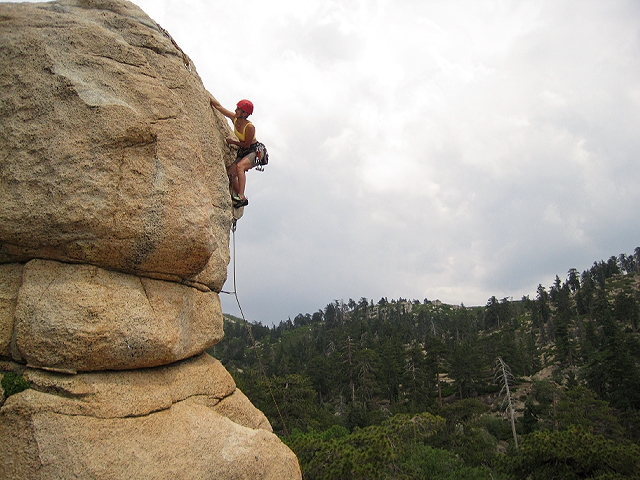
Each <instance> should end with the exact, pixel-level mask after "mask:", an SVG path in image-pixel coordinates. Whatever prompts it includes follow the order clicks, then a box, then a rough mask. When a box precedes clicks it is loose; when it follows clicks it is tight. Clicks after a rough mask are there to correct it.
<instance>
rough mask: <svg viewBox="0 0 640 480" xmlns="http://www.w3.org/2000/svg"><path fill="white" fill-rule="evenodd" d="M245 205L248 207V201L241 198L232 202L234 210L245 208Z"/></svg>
mask: <svg viewBox="0 0 640 480" xmlns="http://www.w3.org/2000/svg"><path fill="white" fill-rule="evenodd" d="M247 205H249V199H248V198H247V197H245V198H241V199H239V200H236V199H234V200H233V206H234V207H235V208H240V207H246V206H247Z"/></svg>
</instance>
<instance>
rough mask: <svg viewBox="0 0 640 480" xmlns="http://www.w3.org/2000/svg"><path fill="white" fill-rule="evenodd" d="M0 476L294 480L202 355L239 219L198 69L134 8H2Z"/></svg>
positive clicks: (91, 0)
mask: <svg viewBox="0 0 640 480" xmlns="http://www.w3.org/2000/svg"><path fill="white" fill-rule="evenodd" d="M0 42H1V44H2V48H1V49H0V121H1V128H0V378H1V377H2V373H3V372H5V373H6V372H8V371H13V372H18V373H20V374H21V375H22V376H24V378H26V379H27V380H28V381H29V382H30V385H31V388H29V389H27V390H24V391H22V392H20V393H16V394H13V395H10V396H8V398H6V399H5V393H4V392H0V393H2V395H0V405H1V408H0V438H2V442H0V478H11V479H52V478H93V479H107V478H108V479H118V478H127V479H129V478H153V479H164V478H166V479H177V478H178V479H179V478H184V479H209V478H215V479H274V480H275V479H278V480H286V479H290V478H292V479H299V478H300V477H301V475H300V470H299V467H298V463H297V460H296V458H295V456H294V455H293V453H292V452H291V451H290V450H289V449H288V448H287V447H286V446H285V445H284V444H283V443H282V442H280V440H279V439H278V438H277V437H276V436H275V435H274V434H273V433H271V426H270V425H269V422H268V421H267V419H266V417H264V415H262V413H261V412H260V411H259V410H257V409H256V408H255V407H254V406H253V405H252V404H251V402H250V401H249V400H248V399H247V398H246V397H245V396H244V395H243V394H242V392H240V391H239V390H238V389H237V388H236V386H235V383H234V382H233V379H232V378H231V376H230V375H229V374H228V372H227V371H226V370H225V369H224V367H223V366H222V365H221V364H220V363H219V362H218V361H217V360H215V359H213V358H212V357H210V356H209V355H208V354H206V353H204V351H205V350H206V349H207V348H209V347H210V346H212V345H214V344H215V343H217V342H218V341H220V340H221V339H222V336H223V332H222V312H221V308H220V302H219V298H218V293H217V292H218V291H219V290H220V289H221V287H222V285H223V283H224V281H225V278H226V267H227V264H228V262H229V251H228V243H229V228H230V225H231V219H232V211H231V202H230V198H229V195H228V180H227V177H226V173H225V161H227V162H228V161H230V159H231V153H230V152H229V151H228V148H227V147H226V144H225V142H224V138H225V136H227V134H228V127H227V125H226V123H225V121H224V119H223V118H222V117H221V116H219V115H217V114H214V113H213V111H212V110H211V109H210V107H209V104H208V98H209V94H208V93H207V91H206V90H205V89H204V87H203V85H202V81H201V80H200V78H199V77H198V75H197V73H196V71H195V68H194V66H193V64H192V62H191V60H190V59H189V58H188V57H187V56H186V55H185V54H184V53H183V52H182V51H181V50H180V48H179V47H178V46H177V45H176V44H175V42H174V41H173V40H172V39H171V37H170V36H169V35H168V33H167V32H165V31H164V30H163V29H162V28H160V27H159V26H158V25H157V24H156V23H155V22H154V21H153V20H151V19H150V18H149V17H147V16H146V15H145V14H144V12H142V11H141V10H140V9H139V8H137V7H136V6H135V5H133V4H132V3H130V2H126V1H121V0H60V1H56V2H49V3H38V4H0Z"/></svg>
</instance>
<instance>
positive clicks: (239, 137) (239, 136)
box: [233, 120, 251, 142]
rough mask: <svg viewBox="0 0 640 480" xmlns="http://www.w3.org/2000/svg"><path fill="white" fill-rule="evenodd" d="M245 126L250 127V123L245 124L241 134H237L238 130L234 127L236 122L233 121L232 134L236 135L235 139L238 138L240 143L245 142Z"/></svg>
mask: <svg viewBox="0 0 640 480" xmlns="http://www.w3.org/2000/svg"><path fill="white" fill-rule="evenodd" d="M247 125H251V122H247V124H246V125H245V126H244V128H243V129H242V132H239V131H238V128H237V127H236V121H235V120H234V121H233V132H234V133H235V134H236V137H238V140H240V141H241V142H244V141H245V138H244V132H245V131H246V130H247Z"/></svg>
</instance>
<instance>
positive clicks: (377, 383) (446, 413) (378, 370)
mask: <svg viewBox="0 0 640 480" xmlns="http://www.w3.org/2000/svg"><path fill="white" fill-rule="evenodd" d="M639 323H640V247H639V248H636V249H635V251H634V253H633V254H630V255H627V254H621V255H619V256H617V257H611V258H610V259H609V260H607V261H598V262H595V263H594V264H593V266H592V267H591V268H590V269H589V270H587V271H584V272H582V273H579V272H578V271H576V270H575V269H571V270H570V271H569V272H568V273H567V275H566V278H565V279H564V280H563V279H561V278H560V277H559V276H557V277H556V279H555V282H554V283H553V285H550V286H548V287H544V286H542V285H540V286H538V289H537V295H536V297H535V298H528V297H523V298H522V299H520V300H512V299H506V298H504V299H497V298H495V297H491V298H490V299H489V300H488V301H487V304H486V305H485V306H481V307H465V306H464V305H459V306H458V305H445V304H442V303H440V302H439V301H430V300H428V299H423V300H408V299H402V298H400V299H395V300H389V299H387V298H382V299H380V300H378V301H375V302H374V301H373V300H369V299H366V298H361V299H360V300H357V301H356V300H351V299H350V300H348V301H346V302H343V301H335V302H333V303H331V304H329V305H327V306H326V307H325V308H324V309H322V310H318V311H317V312H314V313H309V314H304V315H303V314H300V315H298V316H296V317H295V318H294V319H293V320H287V321H284V322H281V323H280V324H279V325H277V326H274V327H266V326H263V325H261V324H259V323H252V324H246V323H245V322H243V321H242V320H240V319H237V318H233V317H227V320H226V323H225V332H226V337H225V340H224V341H223V342H221V343H220V344H218V345H216V346H215V348H214V349H212V351H211V353H212V354H213V355H214V356H216V357H217V358H219V359H220V360H221V361H222V362H223V363H224V364H225V365H226V366H227V368H229V370H230V371H231V372H232V374H233V375H234V377H235V379H236V381H237V382H238V384H239V386H240V387H241V388H242V389H243V390H244V391H245V392H246V393H247V394H248V396H249V397H250V398H251V399H252V400H253V401H254V403H256V405H257V406H258V407H259V408H260V409H261V410H263V411H264V412H265V413H266V414H267V416H268V417H269V419H270V421H271V422H272V424H273V425H274V428H275V430H276V431H277V433H278V434H280V435H281V436H282V437H283V439H284V440H285V441H286V442H287V443H288V444H289V445H290V446H291V447H292V448H293V449H294V451H295V452H296V453H297V454H298V456H299V458H300V461H301V464H302V467H303V470H304V475H305V478H306V479H308V480H316V479H317V480H320V479H322V480H325V479H336V480H338V479H340V480H347V479H498V478H504V479H507V478H509V479H510V478H514V479H526V478H531V479H578V478H580V479H582V478H590V479H600V480H605V479H628V478H634V479H636V478H640V473H639V472H640V333H639Z"/></svg>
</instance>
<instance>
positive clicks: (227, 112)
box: [209, 97, 236, 120]
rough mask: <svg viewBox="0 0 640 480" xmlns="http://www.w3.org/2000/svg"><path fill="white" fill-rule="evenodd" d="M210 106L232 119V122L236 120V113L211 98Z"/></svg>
mask: <svg viewBox="0 0 640 480" xmlns="http://www.w3.org/2000/svg"><path fill="white" fill-rule="evenodd" d="M209 105H211V108H215V109H216V110H218V111H219V112H220V113H221V114H223V115H224V116H225V117H227V118H230V119H231V120H234V119H235V118H236V114H235V113H234V112H232V111H231V110H227V109H226V108H224V107H223V106H222V105H220V102H219V101H218V100H216V99H215V98H213V97H211V98H209Z"/></svg>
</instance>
